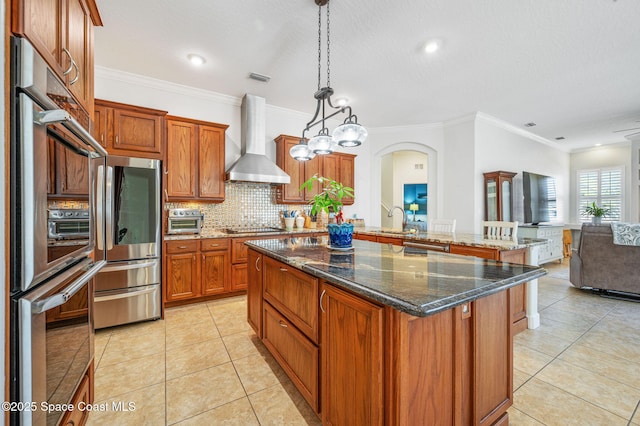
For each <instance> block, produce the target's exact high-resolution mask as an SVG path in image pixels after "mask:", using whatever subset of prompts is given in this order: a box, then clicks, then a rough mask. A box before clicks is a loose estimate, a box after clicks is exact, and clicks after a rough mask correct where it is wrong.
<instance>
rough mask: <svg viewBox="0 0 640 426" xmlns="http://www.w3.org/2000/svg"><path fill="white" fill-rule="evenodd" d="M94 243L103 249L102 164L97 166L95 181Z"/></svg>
mask: <svg viewBox="0 0 640 426" xmlns="http://www.w3.org/2000/svg"><path fill="white" fill-rule="evenodd" d="M96 186H97V187H98V188H97V191H96V193H97V194H96V222H97V223H96V245H97V246H98V250H104V166H103V165H99V166H98V177H97V183H96Z"/></svg>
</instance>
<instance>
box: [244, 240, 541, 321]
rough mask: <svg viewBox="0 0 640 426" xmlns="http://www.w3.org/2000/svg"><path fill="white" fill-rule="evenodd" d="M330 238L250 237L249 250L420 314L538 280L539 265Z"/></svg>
mask: <svg viewBox="0 0 640 426" xmlns="http://www.w3.org/2000/svg"><path fill="white" fill-rule="evenodd" d="M327 243H328V241H327V237H297V238H295V237H292V238H280V239H268V240H253V241H248V242H246V243H245V244H247V245H248V246H249V247H250V248H253V249H254V250H256V251H258V252H260V253H263V254H265V255H267V256H269V257H272V258H274V259H277V260H279V261H281V262H284V263H286V264H288V265H291V266H293V267H296V268H298V269H301V270H302V271H304V272H306V273H308V274H310V275H313V276H315V277H318V278H322V279H325V280H327V281H329V282H331V283H333V284H335V285H337V286H339V287H342V288H345V289H347V290H350V291H352V292H354V293H356V294H358V295H361V296H364V297H367V298H369V299H372V300H375V301H378V302H380V303H382V304H384V305H388V306H391V307H392V308H395V309H397V310H399V311H402V312H406V313H408V314H411V315H415V316H428V315H433V314H436V313H438V312H440V311H444V310H448V309H451V308H453V307H455V306H457V305H461V304H463V303H466V302H470V301H473V300H475V299H478V298H480V297H484V296H488V295H490V294H493V293H497V292H500V291H502V290H505V289H507V288H509V287H513V286H515V285H518V284H521V283H524V282H527V281H530V280H533V279H536V278H538V277H541V276H543V275H545V274H546V273H547V271H546V270H545V269H543V268H541V267H539V266H529V265H520V264H512V263H504V262H498V261H493V260H486V259H481V258H477V257H473V256H460V255H452V254H447V253H439V252H434V251H426V250H420V249H413V248H412V249H410V248H407V247H402V246H392V245H390V244H380V243H374V242H369V241H361V240H354V241H353V248H352V249H351V250H348V251H336V250H332V249H329V248H328V245H327Z"/></svg>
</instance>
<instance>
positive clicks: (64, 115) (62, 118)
mask: <svg viewBox="0 0 640 426" xmlns="http://www.w3.org/2000/svg"><path fill="white" fill-rule="evenodd" d="M37 121H38V123H40V124H53V123H63V124H64V125H65V127H68V128H69V130H71V131H72V132H73V133H75V134H76V135H78V136H79V137H80V138H82V140H83V141H84V142H86V144H87V145H89V146H91V147H92V148H93V149H95V150H96V152H97V153H98V154H100V157H106V156H107V151H106V150H105V149H104V148H103V147H102V145H100V143H98V141H96V140H95V139H94V138H93V136H91V133H89V132H87V130H86V129H85V128H84V127H82V126H81V125H80V123H78V122H77V121H76V119H75V118H73V117H72V116H71V114H69V113H68V112H67V111H65V110H63V109H52V110H49V111H42V112H40V113H38V115H37Z"/></svg>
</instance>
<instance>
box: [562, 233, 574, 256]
mask: <svg viewBox="0 0 640 426" xmlns="http://www.w3.org/2000/svg"><path fill="white" fill-rule="evenodd" d="M562 243H563V245H564V250H563V254H564V257H571V246H572V244H573V236H572V235H571V229H565V230H563V231H562Z"/></svg>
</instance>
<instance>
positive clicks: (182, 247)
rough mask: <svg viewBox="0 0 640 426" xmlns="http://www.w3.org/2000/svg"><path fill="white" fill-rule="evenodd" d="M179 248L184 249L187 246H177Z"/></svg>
mask: <svg viewBox="0 0 640 426" xmlns="http://www.w3.org/2000/svg"><path fill="white" fill-rule="evenodd" d="M178 248H179V249H186V248H187V246H178Z"/></svg>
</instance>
